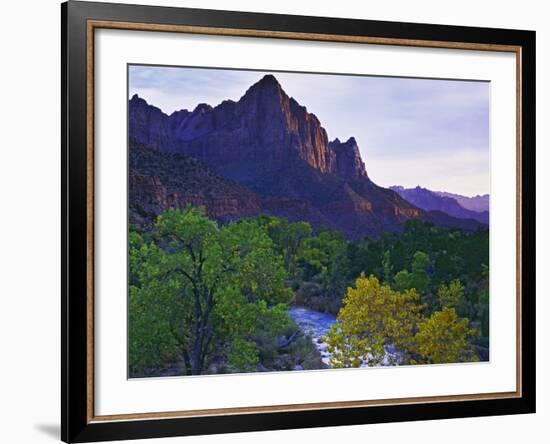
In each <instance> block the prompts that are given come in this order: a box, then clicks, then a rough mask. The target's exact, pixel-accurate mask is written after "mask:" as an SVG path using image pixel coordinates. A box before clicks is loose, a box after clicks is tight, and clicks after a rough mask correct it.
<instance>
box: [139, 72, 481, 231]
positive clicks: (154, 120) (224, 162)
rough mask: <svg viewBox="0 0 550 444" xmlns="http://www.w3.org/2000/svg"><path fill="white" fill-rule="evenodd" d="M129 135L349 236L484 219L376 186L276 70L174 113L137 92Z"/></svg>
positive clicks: (293, 216)
mask: <svg viewBox="0 0 550 444" xmlns="http://www.w3.org/2000/svg"><path fill="white" fill-rule="evenodd" d="M129 141H130V150H132V149H133V147H134V146H138V145H139V146H146V147H148V148H149V149H152V150H155V151H156V152H158V153H160V154H162V155H167V156H169V155H173V154H180V155H185V156H189V157H190V158H193V159H196V160H198V161H199V162H200V163H201V164H202V165H204V166H206V167H207V168H208V169H209V170H211V171H212V172H213V173H214V174H215V175H216V176H219V177H221V178H224V179H225V180H229V181H231V182H232V183H234V184H236V185H238V186H239V187H241V188H244V189H246V190H247V191H248V192H251V193H253V194H254V195H255V196H257V198H258V202H259V203H258V205H259V208H257V210H258V211H261V212H265V213H268V214H273V215H276V216H282V217H287V218H288V219H289V220H303V219H304V220H310V221H311V222H312V224H313V225H317V226H328V227H332V228H335V229H338V230H340V231H342V232H343V233H345V235H346V236H347V237H350V238H359V237H363V236H365V235H371V236H372V235H379V234H380V233H381V232H382V231H399V230H400V229H401V227H402V225H403V223H404V222H405V221H406V220H408V219H410V218H423V219H425V220H431V221H435V223H438V222H437V221H438V220H440V221H441V223H447V224H448V223H450V224H451V225H452V224H455V225H456V226H457V227H458V228H464V229H476V228H478V227H479V226H480V225H479V224H477V225H476V223H474V222H473V221H464V220H456V221H455V220H453V219H452V218H451V219H449V218H448V216H442V215H438V214H432V215H430V214H428V213H427V212H425V211H424V210H422V209H420V208H419V207H418V206H416V205H414V204H412V203H410V202H408V201H407V200H405V199H403V198H402V197H401V196H400V195H399V194H398V193H396V192H394V191H392V190H389V189H386V188H383V187H379V186H378V185H376V184H375V183H374V182H372V180H371V179H370V178H369V176H368V174H367V169H366V166H365V163H364V161H363V159H362V158H361V155H360V151H359V147H358V145H357V141H356V140H355V138H353V137H350V138H349V139H348V140H347V141H346V142H341V141H340V140H339V139H338V138H335V139H334V140H332V141H330V140H329V138H328V134H327V131H326V130H325V129H324V128H323V127H322V125H321V123H320V121H319V119H318V118H317V117H316V116H315V114H312V113H310V112H308V111H307V108H306V107H305V106H302V105H300V104H299V103H298V102H297V101H296V100H295V99H294V98H292V97H289V96H288V95H287V94H286V93H285V91H284V90H283V88H282V86H281V85H280V83H279V82H278V81H277V79H276V78H275V77H274V76H272V75H266V76H264V77H263V78H262V79H261V80H260V81H258V82H256V83H255V84H253V85H252V86H250V87H249V88H248V89H247V91H246V92H245V94H244V95H243V96H242V97H241V98H240V99H239V100H238V101H231V100H225V101H223V102H221V103H220V104H219V105H217V106H215V107H212V106H210V105H208V104H199V105H197V106H196V107H195V109H194V110H193V111H188V110H180V111H176V112H174V113H172V114H170V115H167V114H165V113H163V112H162V111H161V110H160V109H159V108H157V107H155V106H153V105H150V104H148V103H147V102H146V101H145V100H144V99H142V98H140V97H139V96H137V95H134V96H133V97H132V98H131V99H130V101H129ZM189 165H190V164H189ZM174 174H175V173H174ZM187 174H190V175H191V176H194V173H193V172H191V171H188V173H187ZM216 183H221V182H219V181H218V182H216ZM222 188H223V187H222ZM223 189H224V190H226V188H223ZM227 189H228V188H227ZM232 189H233V188H232ZM183 191H184V190H182V189H180V191H179V192H180V193H181V192H183ZM247 211H248V210H247ZM247 211H245V212H244V213H246V214H248V212H247ZM243 216H244V214H243Z"/></svg>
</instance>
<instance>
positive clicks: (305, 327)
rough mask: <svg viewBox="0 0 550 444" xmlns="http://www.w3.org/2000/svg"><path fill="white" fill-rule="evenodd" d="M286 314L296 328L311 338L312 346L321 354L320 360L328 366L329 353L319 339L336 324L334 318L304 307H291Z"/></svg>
mask: <svg viewBox="0 0 550 444" xmlns="http://www.w3.org/2000/svg"><path fill="white" fill-rule="evenodd" d="M288 314H289V315H290V317H291V318H292V319H293V320H294V322H296V324H298V327H300V328H301V329H302V331H303V332H304V333H306V334H307V335H309V336H310V337H311V340H312V341H313V344H315V347H316V348H317V350H319V353H321V359H322V360H323V362H324V363H325V364H327V365H329V363H328V360H329V358H330V353H329V352H328V351H327V347H328V344H327V343H326V342H324V341H322V340H321V339H322V338H323V337H324V336H325V335H326V334H327V333H328V331H329V330H330V327H331V326H332V324H334V323H335V322H336V317H335V316H333V315H331V314H328V313H321V312H320V311H315V310H310V309H309V308H304V307H292V308H290V309H289V310H288Z"/></svg>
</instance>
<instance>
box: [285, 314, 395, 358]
mask: <svg viewBox="0 0 550 444" xmlns="http://www.w3.org/2000/svg"><path fill="white" fill-rule="evenodd" d="M288 314H289V315H290V317H291V318H292V319H293V320H294V322H296V324H298V326H299V327H300V328H301V329H302V331H303V332H304V333H306V334H307V335H309V336H310V337H311V340H312V341H313V344H314V345H315V347H316V348H317V350H319V353H321V359H322V360H323V362H324V363H325V364H326V365H328V366H329V367H330V365H329V362H328V361H329V358H330V356H331V354H330V353H329V351H328V344H327V343H326V342H324V341H323V340H322V338H323V337H324V336H325V335H326V334H327V333H328V332H329V330H330V327H332V325H333V324H334V323H335V322H336V317H335V316H333V315H331V314H328V313H322V312H320V311H315V310H311V309H309V308H305V307H291V308H290V309H289V310H288ZM384 348H385V350H386V355H385V356H384V358H383V359H382V362H380V363H379V364H377V365H376V366H389V365H396V363H397V364H398V363H400V362H401V360H402V357H403V356H402V353H401V352H399V351H398V350H396V349H395V347H393V346H392V345H388V346H384ZM367 366H368V360H365V361H364V362H363V364H362V365H361V367H367Z"/></svg>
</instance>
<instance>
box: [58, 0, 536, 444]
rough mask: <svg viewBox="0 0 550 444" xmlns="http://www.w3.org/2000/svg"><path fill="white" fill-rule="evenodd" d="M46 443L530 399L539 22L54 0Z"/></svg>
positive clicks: (470, 412)
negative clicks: (54, 334) (57, 291)
mask: <svg viewBox="0 0 550 444" xmlns="http://www.w3.org/2000/svg"><path fill="white" fill-rule="evenodd" d="M61 13H62V64H63V65H62V86H63V87H62V113H63V116H62V117H63V118H62V199H63V208H62V212H63V213H62V220H63V227H62V233H63V236H62V239H63V240H62V251H63V263H62V351H63V352H62V400H63V406H62V427H61V430H62V439H63V440H64V441H66V442H88V441H101V440H115V439H116V440H120V439H134V438H153V437H163V436H177V435H194V434H212V433H228V432H241V431H257V430H272V429H285V428H301V427H321V426H334V425H349V424H367V423H376V422H390V421H412V420H427V419H438V418H454V417H466V416H484V415H502V414H517V413H532V412H534V411H535V33H534V31H517V30H504V29H487V28H469V27H460V26H442V25H434V24H412V23H394V22H379V21H365V20H355V19H336V18H321V17H303V16H288V15H275V14H258V13H244V12H229V11H212V10H199V9H184V8H167V7H152V6H134V5H120V4H108V3H88V2H76V1H69V2H67V3H64V4H63V5H62V7H61Z"/></svg>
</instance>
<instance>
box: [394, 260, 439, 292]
mask: <svg viewBox="0 0 550 444" xmlns="http://www.w3.org/2000/svg"><path fill="white" fill-rule="evenodd" d="M429 265H430V258H429V257H428V255H427V254H426V253H424V252H422V251H417V252H416V253H414V255H413V260H412V264H411V269H412V271H410V272H409V271H407V270H401V271H400V272H398V273H397V274H396V275H395V277H394V286H395V288H396V289H397V290H399V291H405V290H410V289H411V288H414V289H416V290H417V291H418V292H419V293H424V292H425V291H426V290H427V288H428V286H429V285H430V277H429V275H428V273H427V271H426V268H427V267H428V266H429Z"/></svg>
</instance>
